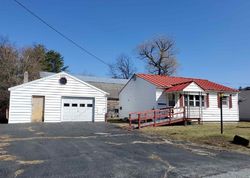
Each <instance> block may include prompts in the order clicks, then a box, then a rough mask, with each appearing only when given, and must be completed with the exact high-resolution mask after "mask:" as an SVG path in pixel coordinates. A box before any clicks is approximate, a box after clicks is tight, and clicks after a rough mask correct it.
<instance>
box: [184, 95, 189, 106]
mask: <svg viewBox="0 0 250 178" xmlns="http://www.w3.org/2000/svg"><path fill="white" fill-rule="evenodd" d="M184 101H185V106H188V95H184Z"/></svg>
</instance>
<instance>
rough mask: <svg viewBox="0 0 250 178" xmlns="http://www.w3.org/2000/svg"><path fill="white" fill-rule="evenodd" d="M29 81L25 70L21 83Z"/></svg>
mask: <svg viewBox="0 0 250 178" xmlns="http://www.w3.org/2000/svg"><path fill="white" fill-rule="evenodd" d="M27 82H29V73H28V72H27V71H25V72H24V74H23V83H27Z"/></svg>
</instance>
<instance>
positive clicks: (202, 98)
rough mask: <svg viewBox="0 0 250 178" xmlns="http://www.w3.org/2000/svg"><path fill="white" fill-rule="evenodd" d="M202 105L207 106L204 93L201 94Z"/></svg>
mask: <svg viewBox="0 0 250 178" xmlns="http://www.w3.org/2000/svg"><path fill="white" fill-rule="evenodd" d="M201 106H203V107H204V106H205V97H204V96H203V95H202V96H201Z"/></svg>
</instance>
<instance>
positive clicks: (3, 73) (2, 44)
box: [0, 38, 68, 117]
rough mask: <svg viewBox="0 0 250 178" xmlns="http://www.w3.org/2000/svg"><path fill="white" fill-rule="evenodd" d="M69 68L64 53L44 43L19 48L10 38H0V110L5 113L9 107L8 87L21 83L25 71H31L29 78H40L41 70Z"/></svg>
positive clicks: (54, 70) (58, 70) (56, 70)
mask: <svg viewBox="0 0 250 178" xmlns="http://www.w3.org/2000/svg"><path fill="white" fill-rule="evenodd" d="M67 69H68V66H65V65H64V60H63V57H62V55H61V54H60V53H58V52H56V51H54V50H50V49H47V48H46V47H45V46H44V45H41V44H35V45H31V46H29V47H23V48H17V47H16V46H15V45H14V44H13V43H11V42H10V41H9V40H8V39H6V38H0V112H1V113H2V114H4V112H5V110H6V108H7V107H8V104H9V92H8V88H9V87H12V86H15V85H19V84H21V83H22V82H23V75H24V72H25V71H27V72H28V73H29V80H34V79H37V78H39V72H40V71H48V72H60V71H64V70H67ZM0 117H1V116H0Z"/></svg>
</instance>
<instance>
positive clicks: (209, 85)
mask: <svg viewBox="0 0 250 178" xmlns="http://www.w3.org/2000/svg"><path fill="white" fill-rule="evenodd" d="M136 76H137V77H140V78H142V79H144V80H147V81H148V82H150V83H152V84H154V85H156V86H157V87H161V88H166V89H167V91H181V90H183V89H184V88H186V87H187V86H188V85H189V84H190V83H191V82H195V83H196V84H197V85H198V86H199V87H201V88H202V89H203V90H205V91H207V90H213V91H224V92H238V90H236V89H233V88H230V87H227V86H224V85H220V84H217V83H214V82H211V81H209V80H204V79H196V78H184V77H170V76H163V75H154V74H136Z"/></svg>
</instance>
